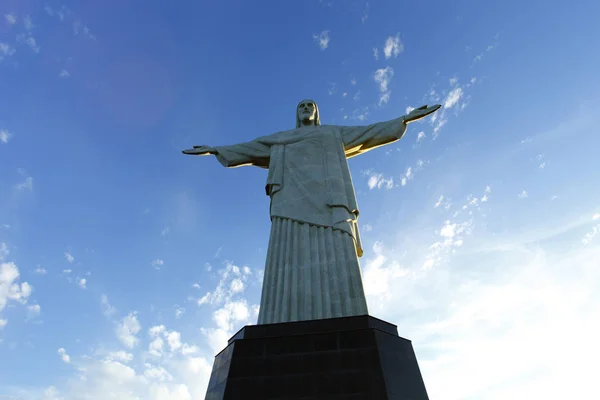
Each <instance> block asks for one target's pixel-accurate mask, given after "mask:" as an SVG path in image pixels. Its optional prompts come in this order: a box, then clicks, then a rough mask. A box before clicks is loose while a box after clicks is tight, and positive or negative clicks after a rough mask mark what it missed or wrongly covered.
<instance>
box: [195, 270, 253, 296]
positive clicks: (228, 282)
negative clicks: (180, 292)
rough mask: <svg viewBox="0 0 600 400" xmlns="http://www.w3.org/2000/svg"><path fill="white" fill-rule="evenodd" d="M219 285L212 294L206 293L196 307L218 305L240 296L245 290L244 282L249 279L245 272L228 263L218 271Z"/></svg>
mask: <svg viewBox="0 0 600 400" xmlns="http://www.w3.org/2000/svg"><path fill="white" fill-rule="evenodd" d="M219 275H220V277H219V283H218V284H217V287H216V288H215V289H214V290H213V291H212V292H207V293H206V294H205V295H204V296H202V297H201V298H200V299H199V300H198V305H203V304H211V305H219V304H222V303H224V302H226V301H228V300H230V299H231V298H232V297H233V296H234V295H236V294H241V293H242V292H243V291H244V290H245V287H246V286H245V284H244V282H245V281H246V280H247V279H249V274H248V273H247V270H245V269H243V268H242V269H240V267H238V266H237V265H234V264H232V263H230V262H228V263H227V264H226V265H225V268H223V269H222V270H221V271H219Z"/></svg>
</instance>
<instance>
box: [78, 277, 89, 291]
mask: <svg viewBox="0 0 600 400" xmlns="http://www.w3.org/2000/svg"><path fill="white" fill-rule="evenodd" d="M86 284H87V279H85V278H81V279H78V280H77V285H79V287H80V288H82V289H87V286H86Z"/></svg>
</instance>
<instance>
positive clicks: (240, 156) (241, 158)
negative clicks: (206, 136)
mask: <svg viewBox="0 0 600 400" xmlns="http://www.w3.org/2000/svg"><path fill="white" fill-rule="evenodd" d="M270 150H271V148H270V146H269V145H267V144H265V143H262V142H261V141H258V140H253V141H251V142H246V143H239V144H233V145H229V146H215V147H210V146H194V148H193V149H190V150H183V154H189V155H208V154H212V155H214V156H215V157H216V158H217V160H218V161H219V162H220V163H221V165H223V166H224V167H227V168H234V167H241V166H245V165H253V166H255V167H260V168H269V158H270Z"/></svg>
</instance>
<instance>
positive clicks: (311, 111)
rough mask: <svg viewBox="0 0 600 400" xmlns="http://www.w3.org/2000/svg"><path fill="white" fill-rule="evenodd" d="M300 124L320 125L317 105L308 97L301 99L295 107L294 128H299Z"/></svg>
mask: <svg viewBox="0 0 600 400" xmlns="http://www.w3.org/2000/svg"><path fill="white" fill-rule="evenodd" d="M303 122H304V124H303ZM302 125H314V126H318V125H321V120H320V119H319V107H318V106H317V103H315V102H314V101H312V100H310V99H305V100H302V101H301V102H300V103H298V107H296V128H300V127H301V126H302Z"/></svg>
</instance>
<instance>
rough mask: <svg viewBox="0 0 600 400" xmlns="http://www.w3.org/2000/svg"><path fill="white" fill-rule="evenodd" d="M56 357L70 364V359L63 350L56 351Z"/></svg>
mask: <svg viewBox="0 0 600 400" xmlns="http://www.w3.org/2000/svg"><path fill="white" fill-rule="evenodd" d="M58 355H59V356H60V359H61V360H63V361H64V362H65V363H67V364H68V363H70V362H71V357H70V356H69V355H68V354H67V351H66V350H65V349H64V348H62V347H61V348H60V349H58Z"/></svg>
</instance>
